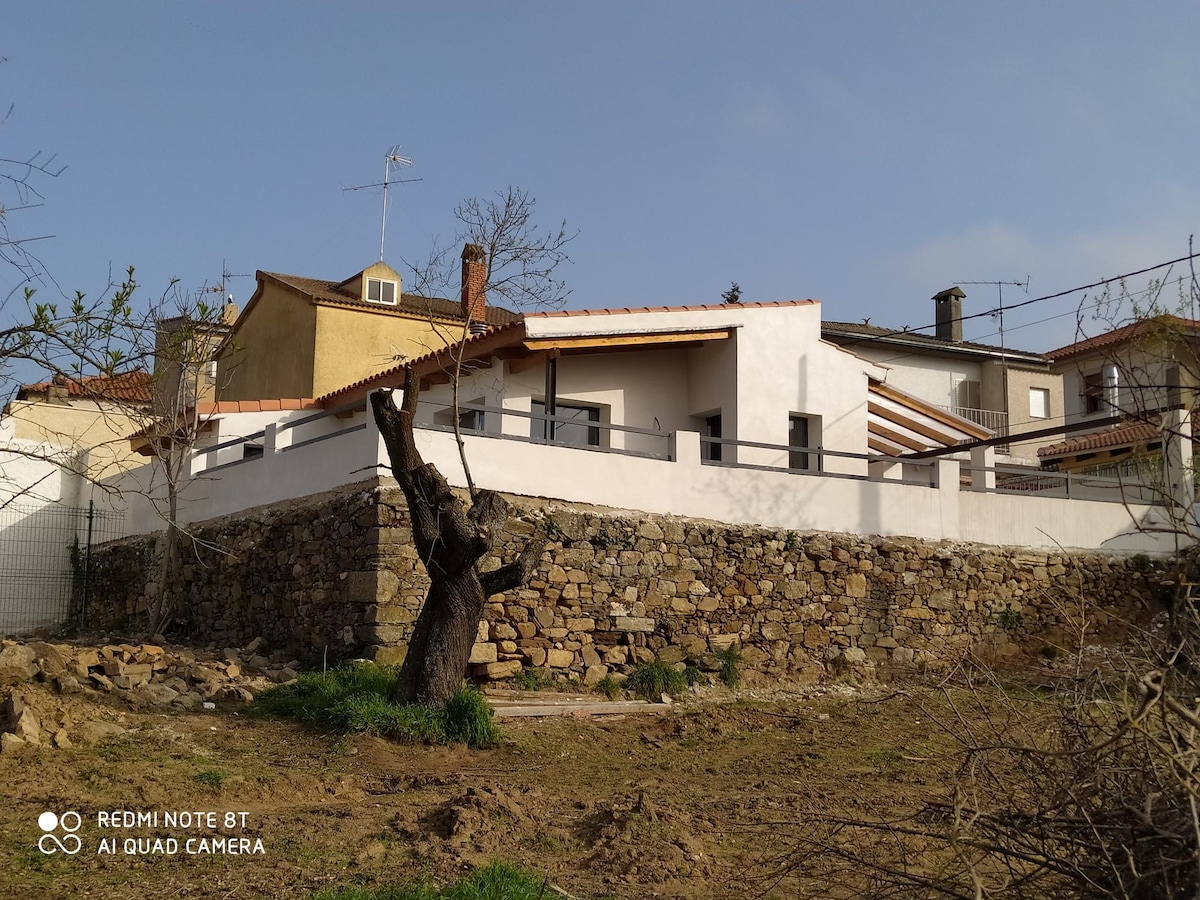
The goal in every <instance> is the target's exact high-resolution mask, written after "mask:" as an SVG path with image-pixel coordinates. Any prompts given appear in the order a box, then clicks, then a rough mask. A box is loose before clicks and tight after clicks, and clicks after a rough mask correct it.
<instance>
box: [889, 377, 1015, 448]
mask: <svg viewBox="0 0 1200 900" xmlns="http://www.w3.org/2000/svg"><path fill="white" fill-rule="evenodd" d="M868 390H869V391H873V392H874V393H876V394H878V395H879V396H881V397H887V399H889V400H892V401H894V402H896V403H899V404H900V405H901V406H907V407H908V408H910V409H913V410H916V411H917V412H920V413H923V414H924V415H926V416H928V417H929V418H931V419H933V420H934V421H936V422H941V423H942V424H943V425H949V426H950V427H951V428H954V429H957V430H958V431H962V432H963V433H965V434H969V435H971V437H973V438H977V439H979V440H986V439H987V438H988V437H990V436H991V432H990V431H988V430H987V429H986V428H983V427H982V426H979V425H976V424H975V423H974V422H971V421H969V420H966V419H961V418H960V417H958V416H955V415H952V414H951V413H948V412H946V411H945V410H942V409H938V408H937V407H936V406H933V405H932V404H929V403H925V402H923V401H919V400H917V399H916V398H915V397H910V396H908V395H907V394H903V393H900V392H898V391H894V390H892V389H891V388H889V387H888V386H887V385H886V384H884V383H883V382H881V381H872V382H871V384H870V387H869V389H868Z"/></svg>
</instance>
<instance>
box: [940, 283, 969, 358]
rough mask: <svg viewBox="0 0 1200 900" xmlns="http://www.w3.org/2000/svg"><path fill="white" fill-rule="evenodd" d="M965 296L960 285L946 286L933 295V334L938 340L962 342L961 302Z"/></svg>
mask: <svg viewBox="0 0 1200 900" xmlns="http://www.w3.org/2000/svg"><path fill="white" fill-rule="evenodd" d="M966 297H967V295H966V293H965V292H964V291H963V289H962V288H960V287H952V288H947V289H946V290H944V291H941V292H940V293H937V294H934V295H933V312H934V316H933V321H934V322H935V323H936V325H935V327H934V332H933V333H934V335H935V336H936V337H937V339H938V340H939V341H950V342H952V343H955V344H961V343H962V339H963V338H962V302H963V300H965V299H966Z"/></svg>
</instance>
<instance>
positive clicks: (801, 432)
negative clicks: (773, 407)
mask: <svg viewBox="0 0 1200 900" xmlns="http://www.w3.org/2000/svg"><path fill="white" fill-rule="evenodd" d="M788 446H789V447H805V448H809V447H811V446H812V444H810V443H809V427H808V416H788ZM788 468H790V469H800V470H801V471H805V472H807V471H810V470H811V469H812V468H813V466H812V455H811V454H808V453H804V452H802V451H799V450H792V451H791V452H790V453H788Z"/></svg>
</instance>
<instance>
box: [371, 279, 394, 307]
mask: <svg viewBox="0 0 1200 900" xmlns="http://www.w3.org/2000/svg"><path fill="white" fill-rule="evenodd" d="M367 302H368V303H381V304H383V305H384V306H395V305H396V282H394V281H385V280H384V279H382V278H368V279H367Z"/></svg>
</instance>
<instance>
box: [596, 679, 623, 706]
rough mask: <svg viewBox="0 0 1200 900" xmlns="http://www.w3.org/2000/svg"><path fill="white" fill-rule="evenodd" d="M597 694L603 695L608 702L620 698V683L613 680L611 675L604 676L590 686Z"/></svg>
mask: <svg viewBox="0 0 1200 900" xmlns="http://www.w3.org/2000/svg"><path fill="white" fill-rule="evenodd" d="M592 690H594V691H595V692H596V693H597V694H603V695H604V696H605V697H607V698H608V699H609V700H616V699H617V698H618V697H620V696H621V694H622V690H621V682H619V681H617V679H615V678H613V677H612V676H611V675H605V676H604V677H603V678H601V679H600V680H599V681H597V682H596V683H595V685H593V686H592Z"/></svg>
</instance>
